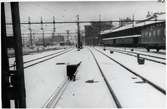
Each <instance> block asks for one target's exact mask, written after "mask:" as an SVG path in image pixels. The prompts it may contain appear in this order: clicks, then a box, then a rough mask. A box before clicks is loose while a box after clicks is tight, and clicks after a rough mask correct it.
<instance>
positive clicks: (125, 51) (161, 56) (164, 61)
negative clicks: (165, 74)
mask: <svg viewBox="0 0 167 109" xmlns="http://www.w3.org/2000/svg"><path fill="white" fill-rule="evenodd" d="M98 48H102V47H98ZM106 49H107V50H113V51H116V52H118V53H121V54H122V53H127V54H130V55H133V56H137V53H140V54H144V55H140V57H143V58H147V59H151V60H155V61H158V62H162V63H166V60H165V59H161V58H165V55H161V54H150V53H142V52H136V51H135V52H132V51H129V50H117V49H115V48H106ZM146 55H149V56H146ZM150 55H151V56H153V57H150ZM154 56H155V57H154ZM156 57H158V58H156Z"/></svg>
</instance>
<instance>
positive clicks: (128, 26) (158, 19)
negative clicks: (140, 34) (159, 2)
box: [100, 14, 165, 35]
mask: <svg viewBox="0 0 167 109" xmlns="http://www.w3.org/2000/svg"><path fill="white" fill-rule="evenodd" d="M164 16H165V14H163V15H159V16H158V17H157V18H156V19H157V20H155V21H153V20H151V21H149V20H147V21H143V22H140V23H134V24H129V25H126V26H122V27H120V28H117V29H114V30H113V29H110V30H105V31H102V32H101V33H100V34H101V35H104V34H108V33H112V32H117V31H122V30H126V29H130V28H138V27H144V26H148V25H151V24H156V23H161V22H165V17H164Z"/></svg>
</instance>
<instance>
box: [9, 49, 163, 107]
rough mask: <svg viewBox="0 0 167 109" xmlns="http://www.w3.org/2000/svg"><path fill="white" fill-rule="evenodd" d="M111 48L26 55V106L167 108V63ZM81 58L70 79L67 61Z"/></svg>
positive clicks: (73, 61)
mask: <svg viewBox="0 0 167 109" xmlns="http://www.w3.org/2000/svg"><path fill="white" fill-rule="evenodd" d="M110 50H111V49H106V50H105V51H104V50H103V48H101V47H88V46H87V47H84V48H83V49H81V50H80V51H78V50H77V49H76V48H67V49H61V50H54V51H47V52H43V53H39V54H38V53H37V54H32V55H26V56H24V57H23V60H24V72H25V73H24V74H25V87H26V101H27V107H30V108H31V107H44V108H55V107H59V108H66V107H68V108H92V107H93V108H97V107H101V108H103V107H105V108H117V107H118V108H121V107H123V108H135V107H140V108H143V107H147V108H152V107H154V108H155V107H156V108H163V107H165V98H166V88H165V65H164V64H161V63H156V62H152V61H149V60H145V64H143V65H139V64H138V63H137V58H136V57H134V56H129V55H126V54H121V53H117V52H116V51H114V52H113V53H112V54H111V53H110ZM9 62H10V63H11V66H12V64H13V62H14V61H13V60H12V58H10V61H9ZM79 62H81V64H80V66H79V67H78V68H77V71H76V72H77V74H76V80H75V81H69V80H68V79H67V69H66V68H67V65H69V64H74V63H79ZM153 66H154V67H153ZM13 68H14V67H11V69H13Z"/></svg>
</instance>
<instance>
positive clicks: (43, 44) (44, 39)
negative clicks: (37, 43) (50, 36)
mask: <svg viewBox="0 0 167 109" xmlns="http://www.w3.org/2000/svg"><path fill="white" fill-rule="evenodd" d="M41 30H42V39H43V47H45V38H44V28H43V20H42V17H41Z"/></svg>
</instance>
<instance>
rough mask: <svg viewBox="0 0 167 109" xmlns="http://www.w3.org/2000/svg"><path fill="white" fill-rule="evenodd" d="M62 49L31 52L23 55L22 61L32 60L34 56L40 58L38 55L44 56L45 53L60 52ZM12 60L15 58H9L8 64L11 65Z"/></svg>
mask: <svg viewBox="0 0 167 109" xmlns="http://www.w3.org/2000/svg"><path fill="white" fill-rule="evenodd" d="M63 50H64V49H60V50H52V51H45V52H41V53H35V54H31V55H24V56H23V61H24V62H26V61H29V60H33V59H36V58H40V57H43V56H46V55H49V54H53V53H57V52H60V51H63ZM14 61H15V58H9V63H10V65H13V64H14Z"/></svg>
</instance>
